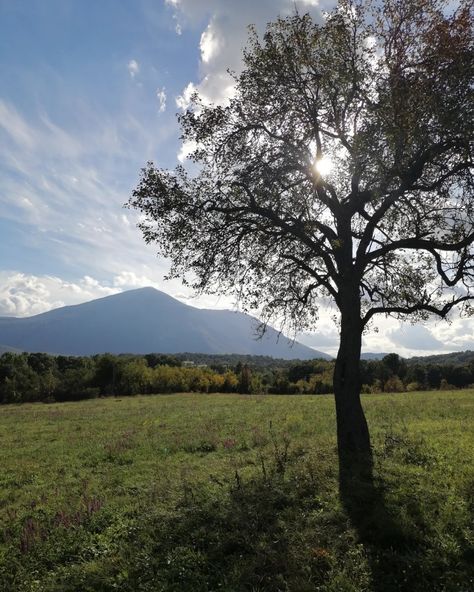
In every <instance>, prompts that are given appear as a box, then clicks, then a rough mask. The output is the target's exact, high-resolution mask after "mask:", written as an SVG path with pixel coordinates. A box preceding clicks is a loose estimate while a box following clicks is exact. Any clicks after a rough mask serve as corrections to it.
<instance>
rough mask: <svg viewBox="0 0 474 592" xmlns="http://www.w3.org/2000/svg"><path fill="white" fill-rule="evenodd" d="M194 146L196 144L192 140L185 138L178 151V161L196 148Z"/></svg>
mask: <svg viewBox="0 0 474 592" xmlns="http://www.w3.org/2000/svg"><path fill="white" fill-rule="evenodd" d="M196 147H197V144H196V142H195V141H194V140H187V141H186V142H183V144H182V145H181V148H180V150H179V152H178V160H179V162H184V161H185V160H186V159H187V158H188V156H189V155H190V154H191V153H192V152H194V151H195V150H196Z"/></svg>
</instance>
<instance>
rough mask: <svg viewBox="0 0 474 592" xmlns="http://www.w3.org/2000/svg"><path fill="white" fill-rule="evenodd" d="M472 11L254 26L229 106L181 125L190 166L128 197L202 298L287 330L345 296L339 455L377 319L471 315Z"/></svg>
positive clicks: (410, 2) (392, 4)
mask: <svg viewBox="0 0 474 592" xmlns="http://www.w3.org/2000/svg"><path fill="white" fill-rule="evenodd" d="M450 6H452V4H451V5H450ZM472 11H473V0H460V1H459V2H457V3H456V7H455V9H452V10H451V11H450V12H448V8H447V7H446V4H445V3H444V2H442V1H441V0H385V1H384V2H370V3H369V2H364V1H363V0H360V1H356V0H353V1H351V0H340V2H339V4H338V7H337V8H336V9H335V10H334V11H333V12H331V13H330V14H328V15H327V16H326V17H325V20H324V22H323V24H317V23H315V22H313V21H312V19H311V18H310V16H308V15H300V14H295V15H293V16H291V17H288V18H279V19H278V20H276V21H275V22H273V23H270V24H269V25H268V26H267V29H266V32H265V34H264V36H263V38H260V37H259V36H258V35H257V33H256V31H255V30H253V29H251V30H250V37H249V42H248V46H247V48H246V49H245V51H244V67H243V71H242V73H241V74H239V75H237V74H234V75H233V76H234V82H235V93H234V95H233V97H232V98H231V99H230V100H229V102H228V104H225V105H209V104H205V103H204V102H203V101H202V100H201V99H200V98H199V96H198V95H195V96H194V99H193V104H192V106H191V107H190V108H189V109H188V110H187V111H186V112H185V113H184V114H182V115H180V116H179V120H180V123H181V127H182V138H183V140H184V141H185V142H188V143H189V145H190V146H193V147H194V151H193V152H192V154H191V160H192V161H193V162H194V163H195V164H196V165H197V167H192V168H193V169H194V170H195V169H196V168H198V172H197V173H196V174H194V175H192V174H191V173H189V172H187V170H186V169H185V168H184V167H182V166H178V167H177V168H176V170H175V171H174V172H170V171H167V170H163V169H159V168H156V167H155V166H154V165H153V164H152V163H148V165H147V166H146V168H144V169H143V171H142V175H141V179H140V181H139V184H138V186H137V188H136V189H135V191H134V192H133V194H132V196H131V198H130V200H129V206H130V207H133V208H136V209H138V210H140V211H141V212H142V214H144V216H142V221H141V222H140V223H139V228H140V229H141V231H142V232H143V236H144V239H145V241H146V242H147V243H153V244H155V245H157V248H158V251H159V253H160V254H161V255H164V256H166V257H169V259H170V260H171V262H172V270H171V272H170V275H171V277H187V278H188V279H187V281H188V282H189V283H190V284H191V285H192V286H194V288H195V289H197V290H198V291H203V292H226V293H229V292H230V293H234V294H237V295H238V297H239V298H240V302H241V304H242V306H243V307H244V308H245V309H247V310H260V311H261V312H262V318H263V320H264V322H267V321H268V320H269V319H271V318H280V319H281V318H284V319H285V321H286V323H287V327H286V328H287V329H293V330H300V329H304V328H312V327H313V326H314V325H315V322H316V321H317V317H318V302H319V301H320V299H321V298H327V297H329V298H331V299H332V300H333V301H334V302H335V303H336V305H337V307H338V309H339V312H340V347H339V352H338V355H337V360H336V364H335V370H334V392H335V401H336V413H337V435H338V447H339V452H340V456H341V459H342V457H344V458H347V457H348V456H350V455H353V454H356V455H359V456H360V457H362V456H364V455H370V438H369V432H368V428H367V423H366V420H365V416H364V412H363V409H362V406H361V402H360V387H361V380H360V367H359V360H360V351H361V336H362V333H363V331H364V329H366V328H367V327H368V325H369V324H370V322H371V321H372V319H373V317H374V316H375V315H380V314H383V315H394V316H396V317H401V318H405V317H406V316H407V315H410V316H411V317H412V318H413V319H415V320H416V319H425V318H426V317H428V316H429V315H437V316H439V317H442V318H444V317H446V316H447V315H448V313H449V312H450V311H451V310H452V309H453V307H454V306H456V305H461V306H460V308H461V309H462V310H463V311H464V312H469V310H470V309H469V302H470V300H471V298H472V297H473V296H472V280H473V274H474V267H473V266H474V256H473V241H474V200H473V174H472V173H473V169H472V167H473V161H472V140H473V121H474V111H473V71H474V55H473V31H472Z"/></svg>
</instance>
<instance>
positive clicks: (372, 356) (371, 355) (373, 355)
mask: <svg viewBox="0 0 474 592" xmlns="http://www.w3.org/2000/svg"><path fill="white" fill-rule="evenodd" d="M385 356H388V353H387V352H379V353H377V352H365V353H362V354H361V356H360V359H361V360H382V359H383V358H385Z"/></svg>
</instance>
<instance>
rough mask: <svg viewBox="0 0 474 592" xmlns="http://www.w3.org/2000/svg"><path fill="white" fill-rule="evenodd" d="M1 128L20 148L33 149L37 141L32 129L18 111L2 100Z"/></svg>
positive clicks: (0, 107)
mask: <svg viewBox="0 0 474 592" xmlns="http://www.w3.org/2000/svg"><path fill="white" fill-rule="evenodd" d="M0 128H2V129H3V130H4V131H5V132H6V133H7V134H8V135H9V136H10V138H11V139H12V140H13V141H14V142H15V143H16V144H17V145H19V146H21V147H23V148H28V149H31V148H32V147H33V146H34V145H35V143H36V141H35V136H34V134H32V132H31V129H30V127H29V126H28V124H27V123H26V121H25V120H24V119H23V118H22V117H21V116H20V114H19V113H18V111H17V110H16V109H15V108H14V107H13V106H12V105H9V104H7V103H6V102H5V101H3V100H1V99H0Z"/></svg>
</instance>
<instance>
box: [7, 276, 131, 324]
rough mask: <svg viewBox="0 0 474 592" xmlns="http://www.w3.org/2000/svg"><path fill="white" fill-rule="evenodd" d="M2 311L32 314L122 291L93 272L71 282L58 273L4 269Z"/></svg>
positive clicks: (11, 314)
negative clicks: (8, 270) (106, 284)
mask: <svg viewBox="0 0 474 592" xmlns="http://www.w3.org/2000/svg"><path fill="white" fill-rule="evenodd" d="M0 279H1V284H0V285H1V287H0V315H2V316H15V317H23V316H31V315H35V314H40V313H42V312H46V311H48V310H51V309H53V308H58V307H60V306H65V305H68V304H78V303H80V302H85V301H87V300H93V299H94V298H100V297H101V296H108V295H110V294H116V293H117V292H120V289H118V288H117V287H111V286H105V285H103V284H101V283H100V282H99V281H97V280H96V279H94V278H92V277H90V276H87V275H86V276H84V277H83V278H81V279H80V280H78V281H77V282H68V281H65V280H63V279H61V278H59V277H56V276H47V275H46V276H36V275H27V274H24V273H11V274H7V273H6V272H1V273H0Z"/></svg>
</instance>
